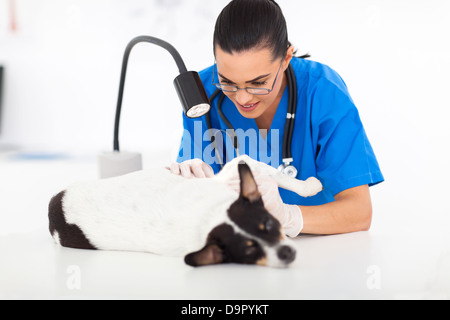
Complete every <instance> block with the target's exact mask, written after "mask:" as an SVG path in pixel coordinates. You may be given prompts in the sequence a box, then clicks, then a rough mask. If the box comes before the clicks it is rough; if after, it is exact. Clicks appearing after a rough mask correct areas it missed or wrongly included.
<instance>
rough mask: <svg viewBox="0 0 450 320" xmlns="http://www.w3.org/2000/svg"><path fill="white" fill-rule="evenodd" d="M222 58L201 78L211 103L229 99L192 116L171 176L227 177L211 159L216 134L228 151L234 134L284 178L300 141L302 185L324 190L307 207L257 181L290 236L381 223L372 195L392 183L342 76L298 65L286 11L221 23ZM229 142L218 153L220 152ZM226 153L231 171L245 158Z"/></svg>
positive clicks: (244, 7)
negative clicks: (313, 183) (310, 182)
mask: <svg viewBox="0 0 450 320" xmlns="http://www.w3.org/2000/svg"><path fill="white" fill-rule="evenodd" d="M214 55H215V64H214V65H213V66H211V67H209V68H207V69H205V70H203V71H202V72H201V73H200V76H201V78H202V82H203V84H204V86H205V89H206V91H207V93H208V95H209V96H211V95H213V93H214V92H216V90H217V88H220V89H221V91H220V94H218V96H217V97H214V100H213V101H212V103H211V107H212V109H211V112H210V115H209V117H206V116H204V117H202V118H200V119H189V118H187V117H186V116H184V129H185V131H184V135H183V140H182V143H181V148H180V154H179V157H178V162H177V163H174V164H172V167H171V171H172V172H173V173H174V174H181V175H183V176H186V177H196V178H205V177H206V178H207V177H211V176H212V175H213V174H214V173H217V172H219V171H220V169H221V166H220V165H219V164H218V161H214V158H213V157H211V154H213V155H214V152H212V150H214V149H213V148H211V140H210V139H209V135H208V128H211V127H212V128H214V129H218V130H220V131H218V132H219V133H220V134H219V135H223V137H220V138H221V139H223V140H227V139H228V141H233V140H234V139H233V137H231V138H230V132H232V131H230V129H234V130H235V131H234V132H236V135H237V138H238V141H239V147H238V150H239V151H240V154H244V153H246V154H248V155H250V156H251V157H252V158H254V159H255V160H259V161H262V162H266V163H268V164H270V165H272V166H274V167H276V168H278V166H279V165H280V164H283V158H284V157H285V155H284V154H283V153H285V152H284V151H283V150H284V149H285V148H283V141H284V139H286V138H285V137H287V136H289V133H290V137H289V138H290V139H288V141H291V142H290V144H289V146H288V147H289V148H290V153H291V154H290V155H291V158H292V159H293V161H292V163H290V164H289V165H290V166H293V167H295V169H296V171H297V172H298V173H297V175H296V178H297V179H301V180H305V179H307V178H308V177H311V176H314V177H317V178H318V179H320V180H321V182H322V183H323V186H324V190H323V191H322V192H321V193H319V194H318V195H317V196H314V197H312V198H302V197H300V196H297V195H296V194H293V193H291V192H289V191H286V190H283V189H278V187H277V185H276V184H275V183H274V182H273V181H272V180H270V179H268V178H267V177H256V181H257V183H258V186H259V191H260V193H261V194H262V198H263V201H264V204H265V206H266V209H267V210H268V211H269V212H270V213H271V214H273V215H274V216H275V217H276V218H278V219H279V220H280V223H281V224H282V226H283V228H284V231H285V233H286V234H287V235H288V236H290V237H296V236H298V235H299V234H300V233H308V234H337V233H347V232H355V231H363V230H368V229H369V228H370V225H371V219H372V205H371V198H370V191H369V186H373V185H375V184H377V183H380V182H382V181H383V180H384V179H383V175H382V173H381V171H380V168H379V166H378V163H377V160H376V157H375V154H374V152H373V150H372V147H371V145H370V143H369V140H368V138H367V136H366V133H365V131H364V128H363V125H362V123H361V120H360V117H359V114H358V111H357V109H356V107H355V105H354V103H353V100H352V98H351V97H350V94H349V92H348V89H347V87H346V85H345V83H344V81H343V80H342V79H341V77H340V76H339V75H338V74H337V73H336V72H335V71H334V70H332V69H331V68H329V67H328V66H326V65H323V64H320V63H317V62H313V61H310V60H306V58H307V57H300V58H298V57H295V56H294V55H295V52H294V47H293V46H292V45H291V43H290V42H289V40H288V32H287V27H286V21H285V18H284V16H283V13H282V10H281V8H280V7H279V6H278V4H277V3H276V2H275V1H270V0H233V1H231V2H230V3H229V4H228V5H227V7H225V8H224V9H223V11H222V13H221V14H220V16H219V17H218V19H217V23H216V27H215V32H214ZM289 65H291V66H292V69H291V75H292V74H293V76H291V77H289V75H288V72H289V68H288V67H289ZM292 72H293V73H292ZM292 78H294V80H295V82H296V90H295V89H291V90H292V91H294V90H295V91H296V92H289V87H290V85H289V83H290V84H291V87H292V86H293V85H292V82H293V81H292ZM294 88H295V87H294ZM216 94H217V93H216ZM221 96H223V98H222V99H221ZM294 96H295V99H296V105H295V107H296V114H295V116H294V117H293V118H294V119H291V120H295V121H292V122H293V123H294V125H293V129H291V130H288V125H290V124H289V123H290V122H289V121H287V120H286V118H292V116H291V115H290V113H289V112H291V109H290V108H291V107H290V105H291V104H292V100H291V99H293V98H294ZM210 99H211V98H210ZM220 100H222V102H221V103H220V102H219V101H220ZM219 104H220V106H218V105H219ZM221 112H222V114H221ZM208 118H209V119H208ZM224 132H228V134H225V133H224ZM253 132H254V133H255V134H254V135H253V134H252V133H253ZM215 135H216V134H215ZM255 137H256V140H255ZM216 138H217V135H216ZM221 139H215V143H216V144H220V143H218V142H220V141H222V140H221ZM223 144H224V145H226V143H225V142H224V143H223ZM231 144H232V145H233V143H231ZM285 145H286V144H285ZM222 149H224V150H223V151H222V152H221V158H222V159H223V160H224V161H225V162H226V160H228V161H229V160H231V159H232V158H234V157H235V156H236V153H235V151H234V149H233V147H231V151H230V148H228V147H226V146H225V147H224V148H222ZM218 153H220V152H218ZM215 158H216V159H217V157H215ZM269 162H270V163H269ZM294 175H295V174H294Z"/></svg>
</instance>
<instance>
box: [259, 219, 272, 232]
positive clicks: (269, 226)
mask: <svg viewBox="0 0 450 320" xmlns="http://www.w3.org/2000/svg"><path fill="white" fill-rule="evenodd" d="M273 227H274V223H273V221H272V220H267V221H266V222H264V223H260V224H259V227H258V228H259V230H261V231H266V232H270V231H271V230H272V229H273Z"/></svg>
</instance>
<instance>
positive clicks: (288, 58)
mask: <svg viewBox="0 0 450 320" xmlns="http://www.w3.org/2000/svg"><path fill="white" fill-rule="evenodd" d="M294 51H295V47H294V46H290V47H289V48H288V50H287V54H286V57H285V58H284V62H283V68H284V71H286V69H287V68H288V67H289V63H291V60H292V58H293V57H294Z"/></svg>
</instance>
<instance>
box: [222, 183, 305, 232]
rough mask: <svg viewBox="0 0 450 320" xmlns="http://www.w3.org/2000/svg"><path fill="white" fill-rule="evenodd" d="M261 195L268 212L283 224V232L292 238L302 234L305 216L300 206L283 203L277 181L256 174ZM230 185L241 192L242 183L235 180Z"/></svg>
mask: <svg viewBox="0 0 450 320" xmlns="http://www.w3.org/2000/svg"><path fill="white" fill-rule="evenodd" d="M254 178H255V181H256V184H257V185H258V190H259V193H260V194H261V197H262V200H263V202H264V207H265V208H266V210H267V211H268V212H269V213H270V214H271V215H273V216H274V217H275V218H276V219H278V221H279V222H280V224H281V227H282V228H283V232H284V233H285V234H286V235H287V236H288V237H291V238H294V237H296V236H298V235H299V234H300V232H301V231H302V229H303V215H302V211H301V210H300V207H299V206H296V205H288V204H285V203H283V200H282V199H281V196H280V192H279V190H278V185H277V183H276V181H275V180H274V179H273V178H272V177H270V176H268V175H263V174H260V175H258V174H254ZM228 185H229V186H230V187H231V188H232V189H233V190H235V191H236V192H239V191H240V181H239V180H236V179H233V180H231V181H229V182H228Z"/></svg>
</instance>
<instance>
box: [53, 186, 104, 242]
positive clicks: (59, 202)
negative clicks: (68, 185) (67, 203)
mask: <svg viewBox="0 0 450 320" xmlns="http://www.w3.org/2000/svg"><path fill="white" fill-rule="evenodd" d="M64 195H65V191H62V192H60V193H58V194H57V195H56V196H54V197H53V198H52V200H50V204H49V206H48V220H49V229H50V234H51V235H52V236H53V235H54V232H55V231H56V232H58V235H59V241H60V244H61V245H62V246H63V247H69V248H75V249H90V250H96V249H97V248H95V247H94V246H93V245H92V244H91V243H90V242H89V240H88V239H87V238H86V236H85V235H84V233H83V231H82V230H81V229H80V228H79V227H78V226H77V225H74V224H68V223H67V221H66V218H65V216H64V210H63V199H64Z"/></svg>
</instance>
